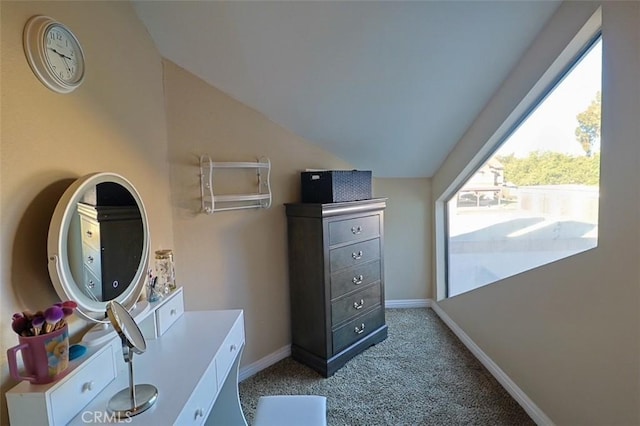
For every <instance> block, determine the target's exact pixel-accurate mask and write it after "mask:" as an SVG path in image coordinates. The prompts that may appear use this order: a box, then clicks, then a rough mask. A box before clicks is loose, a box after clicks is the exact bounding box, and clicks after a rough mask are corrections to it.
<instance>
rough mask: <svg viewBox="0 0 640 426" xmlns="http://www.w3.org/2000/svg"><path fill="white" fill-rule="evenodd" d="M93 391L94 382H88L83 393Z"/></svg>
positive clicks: (83, 388)
mask: <svg viewBox="0 0 640 426" xmlns="http://www.w3.org/2000/svg"><path fill="white" fill-rule="evenodd" d="M92 390H93V382H86V383H85V384H83V385H82V392H91V391H92Z"/></svg>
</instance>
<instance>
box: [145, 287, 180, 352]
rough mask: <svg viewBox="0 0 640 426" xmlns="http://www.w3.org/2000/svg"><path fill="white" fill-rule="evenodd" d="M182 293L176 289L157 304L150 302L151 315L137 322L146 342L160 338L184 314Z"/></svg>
mask: <svg viewBox="0 0 640 426" xmlns="http://www.w3.org/2000/svg"><path fill="white" fill-rule="evenodd" d="M183 295H184V291H183V289H182V287H179V288H177V289H176V290H174V291H173V292H171V293H169V294H168V295H166V296H165V297H163V298H162V299H161V300H159V301H157V302H151V303H150V305H151V310H150V311H151V313H150V314H149V315H148V316H146V317H145V318H143V319H141V320H140V321H139V324H138V325H139V327H140V331H142V334H143V335H144V338H145V339H147V340H154V339H157V338H159V337H160V336H162V335H163V334H164V333H165V332H166V331H167V330H168V329H169V327H171V326H172V325H173V323H175V322H176V320H177V319H178V318H180V317H181V316H182V314H184V296H183Z"/></svg>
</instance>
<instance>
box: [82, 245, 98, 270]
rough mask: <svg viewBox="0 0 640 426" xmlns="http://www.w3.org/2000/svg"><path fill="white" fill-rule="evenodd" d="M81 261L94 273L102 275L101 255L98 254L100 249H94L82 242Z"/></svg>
mask: <svg viewBox="0 0 640 426" xmlns="http://www.w3.org/2000/svg"><path fill="white" fill-rule="evenodd" d="M82 261H83V263H84V266H86V267H87V268H89V269H91V272H93V274H94V275H97V276H101V275H102V265H101V263H102V257H101V256H100V250H99V249H96V248H94V247H92V246H90V245H89V244H82Z"/></svg>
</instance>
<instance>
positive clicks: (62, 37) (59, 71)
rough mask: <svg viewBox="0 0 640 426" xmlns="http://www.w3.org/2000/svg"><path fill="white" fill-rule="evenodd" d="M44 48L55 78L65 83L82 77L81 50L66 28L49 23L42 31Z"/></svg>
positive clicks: (48, 64) (74, 81)
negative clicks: (43, 31)
mask: <svg viewBox="0 0 640 426" xmlns="http://www.w3.org/2000/svg"><path fill="white" fill-rule="evenodd" d="M44 48H45V49H46V50H45V52H44V56H45V60H46V62H47V66H48V67H49V69H50V70H51V73H52V74H53V75H54V76H55V77H56V78H58V79H60V80H61V81H62V82H63V83H67V84H74V83H77V82H78V81H80V80H81V79H82V76H83V74H84V67H83V62H82V50H81V49H80V45H79V44H78V42H77V41H76V39H75V37H73V35H72V34H71V33H70V32H69V31H68V30H67V29H66V28H64V27H62V26H60V25H56V24H53V25H51V26H50V27H49V28H48V29H47V30H46V31H45V33H44Z"/></svg>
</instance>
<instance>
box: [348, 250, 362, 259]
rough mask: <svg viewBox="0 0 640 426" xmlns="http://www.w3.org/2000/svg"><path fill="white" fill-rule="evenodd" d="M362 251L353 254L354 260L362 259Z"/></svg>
mask: <svg viewBox="0 0 640 426" xmlns="http://www.w3.org/2000/svg"><path fill="white" fill-rule="evenodd" d="M362 255H363V253H362V250H360V251H358V252H357V253H356V252H355V251H354V252H353V253H351V257H352V258H353V260H360V259H362Z"/></svg>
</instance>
